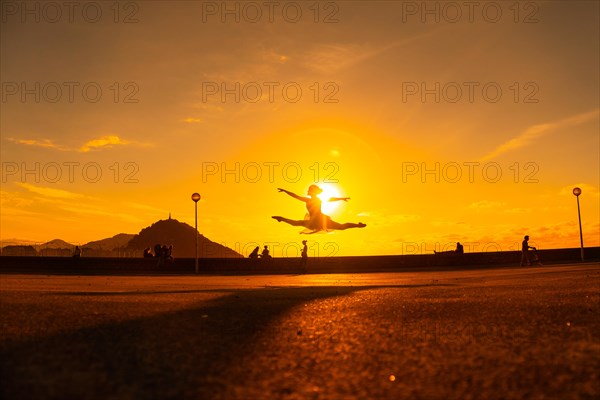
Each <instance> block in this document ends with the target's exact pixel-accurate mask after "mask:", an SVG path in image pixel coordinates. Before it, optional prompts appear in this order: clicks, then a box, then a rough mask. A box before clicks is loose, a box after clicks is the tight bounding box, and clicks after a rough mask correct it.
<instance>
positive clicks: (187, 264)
mask: <svg viewBox="0 0 600 400" xmlns="http://www.w3.org/2000/svg"><path fill="white" fill-rule="evenodd" d="M538 255H539V257H540V260H541V261H542V262H543V263H544V264H552V263H566V262H578V261H580V250H579V249H551V250H540V251H539V252H538ZM585 256H586V261H598V260H600V247H593V248H586V249H585ZM520 259H521V253H520V252H518V251H503V252H489V253H468V254H463V255H462V256H455V255H452V254H444V255H435V254H422V255H421V254H419V255H404V256H366V257H320V258H309V260H308V271H309V272H312V273H336V272H337V273H347V272H387V271H390V272H391V271H425V270H443V269H456V268H459V269H477V268H486V267H491V266H496V265H514V266H518V265H519V263H520ZM194 261H195V260H194V259H190V258H182V259H176V260H175V263H173V264H172V265H168V266H165V267H162V268H158V267H157V261H156V260H155V259H152V258H150V259H144V258H107V257H82V258H80V259H74V258H71V257H9V256H2V257H0V272H1V273H19V272H23V273H35V272H37V273H69V274H85V273H100V274H102V273H132V274H137V273H139V274H146V273H150V274H170V273H175V274H188V273H194V269H195V268H194ZM199 264H200V268H199V272H200V273H203V274H219V273H225V274H228V273H231V274H261V273H299V272H301V266H300V259H299V258H273V259H269V260H262V259H258V260H251V259H248V258H244V259H235V258H216V259H200V260H199Z"/></svg>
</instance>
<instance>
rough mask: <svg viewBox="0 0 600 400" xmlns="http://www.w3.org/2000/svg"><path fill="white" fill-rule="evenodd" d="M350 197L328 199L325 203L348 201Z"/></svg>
mask: <svg viewBox="0 0 600 400" xmlns="http://www.w3.org/2000/svg"><path fill="white" fill-rule="evenodd" d="M348 200H350V197H330V198H329V200H327V201H348Z"/></svg>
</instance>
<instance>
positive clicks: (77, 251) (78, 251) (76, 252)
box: [73, 246, 81, 258]
mask: <svg viewBox="0 0 600 400" xmlns="http://www.w3.org/2000/svg"><path fill="white" fill-rule="evenodd" d="M79 257H81V249H80V248H79V246H75V250H73V258H79Z"/></svg>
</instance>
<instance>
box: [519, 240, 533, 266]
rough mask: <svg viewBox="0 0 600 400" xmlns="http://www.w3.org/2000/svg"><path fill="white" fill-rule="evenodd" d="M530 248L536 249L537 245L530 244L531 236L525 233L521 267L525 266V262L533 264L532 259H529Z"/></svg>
mask: <svg viewBox="0 0 600 400" xmlns="http://www.w3.org/2000/svg"><path fill="white" fill-rule="evenodd" d="M529 249H533V250H536V248H535V247H531V246H530V245H529V236H528V235H525V237H524V238H523V242H522V243H521V267H523V266H525V263H527V265H528V266H529V265H531V261H530V260H529Z"/></svg>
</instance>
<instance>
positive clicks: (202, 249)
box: [127, 219, 242, 258]
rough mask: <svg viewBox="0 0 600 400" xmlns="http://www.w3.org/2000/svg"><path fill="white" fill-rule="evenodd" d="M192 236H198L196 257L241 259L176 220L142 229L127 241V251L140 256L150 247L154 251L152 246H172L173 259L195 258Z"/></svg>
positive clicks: (229, 250) (233, 252)
mask: <svg viewBox="0 0 600 400" xmlns="http://www.w3.org/2000/svg"><path fill="white" fill-rule="evenodd" d="M194 234H196V235H198V257H201V258H240V257H242V255H241V254H238V253H236V252H235V251H233V250H232V249H230V248H229V247H225V246H223V245H221V244H219V243H215V242H213V241H211V240H209V239H207V238H206V237H204V236H203V235H200V234H199V233H197V232H196V230H195V229H194V228H193V227H191V226H190V225H188V224H186V223H183V222H179V221H177V220H176V219H165V220H160V221H158V222H155V223H154V224H152V225H151V226H149V227H147V228H144V229H142V230H141V231H140V233H139V234H137V235H136V236H135V237H134V238H133V239H131V240H130V241H129V245H128V246H127V250H130V251H136V252H138V253H139V254H140V255H141V254H142V252H143V251H144V249H145V248H147V247H150V248H151V249H154V245H156V244H161V245H167V246H169V245H173V257H175V258H177V257H183V258H188V257H195V254H196V242H195V235H194Z"/></svg>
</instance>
